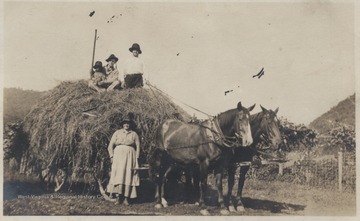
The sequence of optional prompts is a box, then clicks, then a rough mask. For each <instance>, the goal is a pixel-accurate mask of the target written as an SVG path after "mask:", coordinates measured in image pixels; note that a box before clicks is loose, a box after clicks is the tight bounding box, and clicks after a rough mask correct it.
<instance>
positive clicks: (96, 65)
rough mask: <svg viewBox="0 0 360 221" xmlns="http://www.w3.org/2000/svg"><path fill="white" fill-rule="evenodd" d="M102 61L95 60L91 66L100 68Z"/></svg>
mask: <svg viewBox="0 0 360 221" xmlns="http://www.w3.org/2000/svg"><path fill="white" fill-rule="evenodd" d="M102 66H103V65H102V63H101V61H97V62H95V65H94V67H93V68H97V67H100V68H102Z"/></svg>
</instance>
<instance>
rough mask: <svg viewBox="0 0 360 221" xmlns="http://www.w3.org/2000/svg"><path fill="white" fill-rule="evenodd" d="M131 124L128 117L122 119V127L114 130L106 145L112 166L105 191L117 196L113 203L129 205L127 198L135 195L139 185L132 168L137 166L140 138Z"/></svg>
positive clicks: (135, 172)
mask: <svg viewBox="0 0 360 221" xmlns="http://www.w3.org/2000/svg"><path fill="white" fill-rule="evenodd" d="M133 124H134V123H133V122H132V121H131V120H130V119H124V120H123V121H122V122H121V125H122V127H123V128H122V129H120V130H117V131H115V133H114V134H113V136H112V137H111V140H110V143H109V146H108V151H109V155H110V159H111V163H112V166H111V176H110V181H109V185H108V187H107V192H109V193H110V195H112V194H113V193H115V194H116V195H117V196H118V199H117V201H116V203H115V204H120V203H123V204H124V205H129V201H128V199H129V198H136V197H137V193H136V186H139V185H140V180H139V176H138V173H137V171H136V170H134V168H138V167H139V166H138V159H139V156H140V140H139V136H138V135H137V133H136V132H135V131H133V130H132V128H131V125H133ZM123 197H124V198H123Z"/></svg>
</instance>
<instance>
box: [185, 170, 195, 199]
mask: <svg viewBox="0 0 360 221" xmlns="http://www.w3.org/2000/svg"><path fill="white" fill-rule="evenodd" d="M192 177H193V174H192V173H191V171H190V170H189V169H187V170H185V192H186V193H185V194H186V202H187V203H190V202H191V200H192V197H191V196H192V195H193V194H192V193H193V192H194V190H193V184H192ZM194 185H195V183H194Z"/></svg>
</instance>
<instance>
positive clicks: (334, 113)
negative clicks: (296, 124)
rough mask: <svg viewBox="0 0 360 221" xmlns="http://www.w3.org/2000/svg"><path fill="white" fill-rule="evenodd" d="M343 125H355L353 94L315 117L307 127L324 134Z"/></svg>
mask: <svg viewBox="0 0 360 221" xmlns="http://www.w3.org/2000/svg"><path fill="white" fill-rule="evenodd" d="M343 125H347V126H351V127H355V94H353V95H351V96H349V97H347V98H346V99H345V100H343V101H341V102H339V104H338V105H336V106H335V107H333V108H331V109H330V110H329V111H328V112H326V113H324V114H323V115H321V116H320V117H318V118H316V119H315V120H314V121H312V122H311V123H310V124H309V127H310V128H311V129H315V130H317V131H318V132H319V133H321V134H324V133H327V132H329V131H331V130H332V129H334V128H337V127H339V126H343Z"/></svg>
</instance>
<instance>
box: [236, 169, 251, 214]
mask: <svg viewBox="0 0 360 221" xmlns="http://www.w3.org/2000/svg"><path fill="white" fill-rule="evenodd" d="M249 168H250V166H245V167H240V177H239V185H238V191H237V196H236V201H237V210H238V211H240V212H245V208H244V204H243V202H242V191H243V188H244V184H245V176H246V173H247V172H248V170H249Z"/></svg>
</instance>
